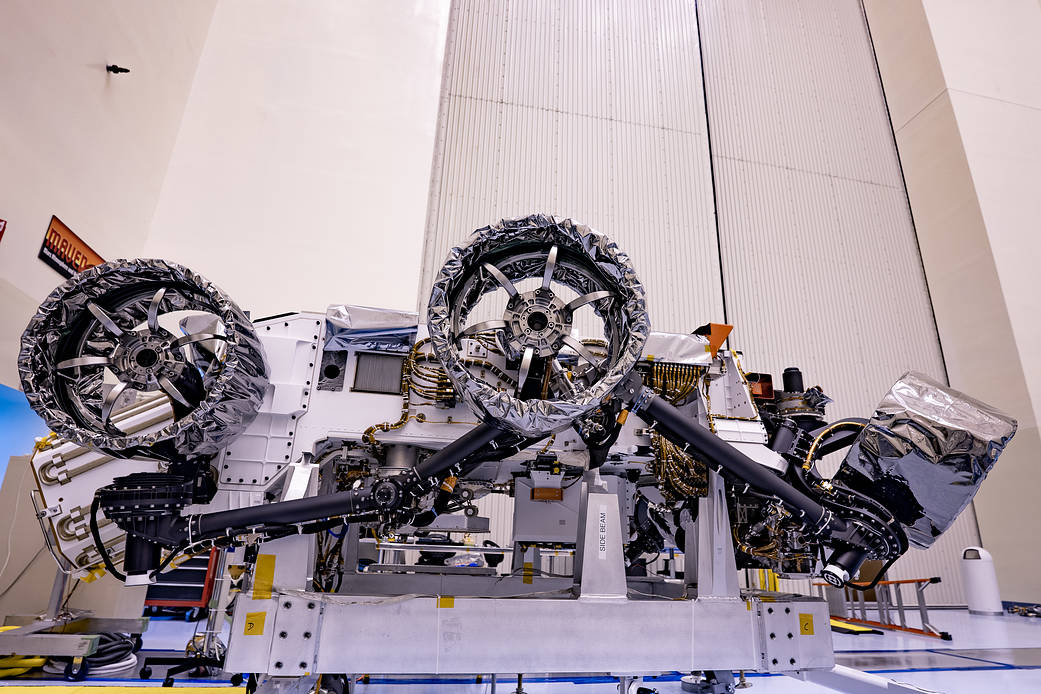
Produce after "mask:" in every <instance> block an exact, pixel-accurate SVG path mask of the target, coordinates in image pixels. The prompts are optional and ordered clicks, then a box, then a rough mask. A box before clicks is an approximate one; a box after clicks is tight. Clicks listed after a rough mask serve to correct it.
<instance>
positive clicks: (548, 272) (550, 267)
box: [542, 246, 557, 289]
mask: <svg viewBox="0 0 1041 694" xmlns="http://www.w3.org/2000/svg"><path fill="white" fill-rule="evenodd" d="M556 269H557V247H556V246H553V248H551V249H549V257H547V258H546V269H545V270H544V271H543V273H542V288H543V289H549V284H550V282H552V281H553V271H554V270H556Z"/></svg>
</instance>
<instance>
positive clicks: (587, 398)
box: [429, 215, 649, 437]
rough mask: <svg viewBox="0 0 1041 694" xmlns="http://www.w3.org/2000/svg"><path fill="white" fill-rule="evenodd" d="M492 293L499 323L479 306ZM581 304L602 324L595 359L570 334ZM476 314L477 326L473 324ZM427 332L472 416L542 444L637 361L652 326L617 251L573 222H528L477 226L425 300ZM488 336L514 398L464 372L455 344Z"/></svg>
mask: <svg viewBox="0 0 1041 694" xmlns="http://www.w3.org/2000/svg"><path fill="white" fill-rule="evenodd" d="M525 281H527V284H529V285H532V286H530V288H525V287H524V286H523V285H524V283H525ZM493 293H497V294H499V295H502V294H503V293H505V297H503V298H504V299H505V308H504V309H502V311H501V314H499V317H491V316H492V315H494V310H492V312H491V313H489V312H488V310H485V311H484V313H481V311H480V309H479V307H480V305H481V303H482V299H483V298H484V297H486V296H487V295H489V294H493ZM568 293H570V294H568ZM585 307H588V309H587V310H590V311H591V312H592V314H593V315H595V316H596V317H597V318H598V319H599V321H600V324H601V327H602V330H603V335H604V338H605V339H604V340H603V343H602V347H603V349H604V355H603V356H602V357H601V356H598V355H596V354H594V353H593V350H591V349H590V348H589V346H587V345H586V344H583V343H582V342H581V341H580V340H579V339H577V338H576V337H575V336H574V335H573V334H572V328H573V327H574V326H575V324H576V322H577V315H576V314H577V312H579V311H580V310H583V309H584V308H585ZM475 313H477V314H480V315H479V319H471V318H470V317H471V316H472V315H474V314H475ZM486 314H487V315H486ZM429 329H430V336H431V342H432V343H433V345H434V350H435V353H436V354H437V356H438V358H439V360H440V361H441V363H442V365H443V366H444V367H445V369H446V371H447V372H448V374H449V376H450V378H451V379H452V381H453V383H454V384H455V386H456V387H457V389H458V390H459V391H460V393H461V394H462V396H463V399H464V400H465V401H466V402H467V403H468V404H469V405H470V406H471V407H472V408H473V409H474V410H475V411H476V412H477V413H478V414H479V415H481V416H483V417H486V418H489V419H492V420H495V421H497V422H499V423H500V424H501V425H502V426H504V427H505V428H507V429H511V430H514V431H516V432H518V433H521V434H523V435H525V436H530V437H539V436H544V435H547V434H549V433H552V432H555V431H559V430H561V429H564V428H566V427H567V426H570V425H571V424H572V423H573V422H574V421H575V420H576V419H577V418H579V417H582V416H583V415H585V414H587V413H589V412H590V411H592V410H593V409H595V408H596V407H598V406H599V405H600V404H601V403H602V402H603V401H604V400H606V399H607V397H609V395H610V393H611V392H612V391H613V389H614V388H615V387H616V386H617V385H618V383H619V382H620V381H621V380H622V378H624V377H625V375H627V374H628V372H629V371H630V370H631V369H632V367H633V366H634V365H635V363H636V361H637V360H638V359H639V356H640V353H641V352H642V349H643V344H644V342H645V341H646V338H647V334H648V332H649V321H648V318H647V312H646V307H645V302H644V294H643V286H642V285H641V284H640V282H639V280H638V279H637V278H636V274H635V272H634V271H633V268H632V265H631V263H630V261H629V258H628V256H626V254H625V253H624V252H622V251H621V250H620V249H619V248H618V247H617V245H615V244H614V243H613V242H612V241H610V240H609V239H608V238H607V237H605V236H603V235H602V234H599V233H598V232H596V231H594V230H592V229H589V228H588V227H585V226H583V225H580V224H576V223H574V222H572V221H571V220H557V219H555V218H552V217H547V216H544V215H534V216H531V217H525V218H521V219H516V220H504V221H503V222H500V223H499V224H496V225H493V226H489V227H485V228H483V229H479V230H477V232H475V234H474V238H473V240H472V241H471V243H470V244H469V245H467V246H464V247H461V248H456V249H453V250H452V252H451V253H450V255H449V258H448V260H447V261H446V263H445V266H444V267H443V268H442V270H441V273H440V274H439V276H438V279H437V281H436V282H435V284H434V288H433V291H432V294H431V300H430V308H429ZM489 335H494V337H495V339H496V340H497V341H498V344H499V345H500V346H501V347H502V349H503V350H504V352H505V353H506V354H507V356H508V358H509V359H510V360H512V361H513V362H515V363H516V364H517V371H518V383H517V385H516V388H515V389H514V391H513V393H512V394H511V393H507V392H502V391H499V390H496V389H495V388H493V387H492V386H491V385H489V384H488V383H486V382H484V381H482V380H480V379H478V378H477V377H475V376H474V375H473V374H471V373H470V372H469V371H468V370H467V369H466V368H465V367H464V365H463V364H464V359H463V357H462V356H461V354H460V350H461V349H462V344H461V340H462V339H464V338H476V337H481V336H484V337H488V336H489ZM573 365H574V368H573ZM568 375H570V376H571V378H569V377H568ZM533 378H535V379H537V380H538V382H536V383H535V384H534V385H533V384H532V382H531V381H532V379H533ZM539 383H541V385H542V387H541V389H539V388H538V387H537V386H538V385H539Z"/></svg>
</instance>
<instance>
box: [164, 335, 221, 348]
mask: <svg viewBox="0 0 1041 694" xmlns="http://www.w3.org/2000/svg"><path fill="white" fill-rule="evenodd" d="M227 339H228V337H227V335H218V334H216V333H192V334H191V335H185V336H184V337H179V338H177V339H176V340H174V341H173V342H171V343H170V349H179V348H181V347H184V346H185V345H190V344H191V343H193V342H205V341H206V340H227Z"/></svg>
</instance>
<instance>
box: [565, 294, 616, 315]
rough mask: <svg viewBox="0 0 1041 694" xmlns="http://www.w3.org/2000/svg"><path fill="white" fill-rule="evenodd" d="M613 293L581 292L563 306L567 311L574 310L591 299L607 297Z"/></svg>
mask: <svg viewBox="0 0 1041 694" xmlns="http://www.w3.org/2000/svg"><path fill="white" fill-rule="evenodd" d="M614 295H615V294H614V292H589V293H588V294H583V295H582V296H580V297H578V298H577V299H572V300H571V301H569V302H568V303H567V305H566V306H564V308H565V309H566V310H568V311H574V310H575V309H576V308H578V307H579V306H585V305H586V304H588V303H591V302H593V301H599V300H600V299H607V298H610V297H613V296H614Z"/></svg>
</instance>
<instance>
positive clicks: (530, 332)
mask: <svg viewBox="0 0 1041 694" xmlns="http://www.w3.org/2000/svg"><path fill="white" fill-rule="evenodd" d="M502 319H503V321H504V322H505V323H506V327H507V330H506V333H507V334H506V338H507V339H506V343H507V345H509V347H510V349H512V350H513V351H514V352H516V353H518V354H519V353H521V352H523V351H524V350H525V349H526V348H528V347H531V348H532V349H534V350H535V354H536V355H537V356H539V357H543V358H548V357H552V356H553V355H555V354H556V353H557V352H558V351H560V348H561V346H562V345H563V344H564V337H565V336H566V335H570V334H571V321H572V315H571V311H570V310H568V308H567V307H566V305H565V304H564V302H563V301H561V300H560V298H559V297H557V296H556V295H555V294H554V293H553V291H552V290H549V289H535V290H533V291H530V292H524V293H523V294H517V295H516V296H514V297H512V298H511V299H510V301H509V303H508V304H506V311H505V313H503V317H502Z"/></svg>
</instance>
